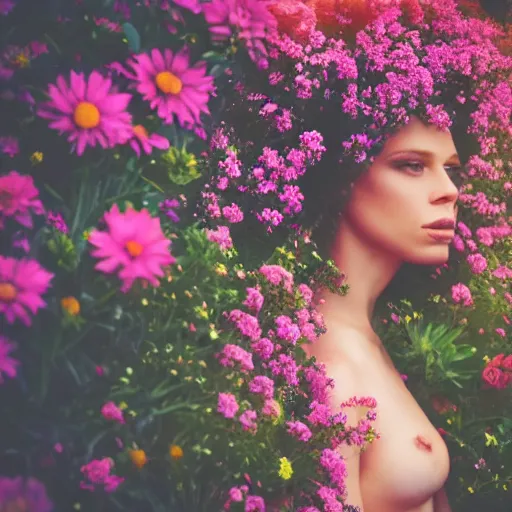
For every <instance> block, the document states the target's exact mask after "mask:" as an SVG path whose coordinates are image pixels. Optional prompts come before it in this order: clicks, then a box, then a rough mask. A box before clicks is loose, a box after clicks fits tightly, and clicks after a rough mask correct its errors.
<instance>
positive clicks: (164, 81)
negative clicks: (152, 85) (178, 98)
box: [155, 71, 183, 94]
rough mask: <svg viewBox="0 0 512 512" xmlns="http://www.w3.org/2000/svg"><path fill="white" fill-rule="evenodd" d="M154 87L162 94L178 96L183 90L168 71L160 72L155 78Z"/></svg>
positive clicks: (179, 81)
mask: <svg viewBox="0 0 512 512" xmlns="http://www.w3.org/2000/svg"><path fill="white" fill-rule="evenodd" d="M155 82H156V86H157V87H158V88H159V89H160V90H161V91H162V92H163V93H164V94H179V93H180V92H181V89H183V83H182V81H181V80H180V79H179V78H178V77H177V76H176V75H173V74H172V73H171V72H170V71H162V72H160V73H158V75H156V77H155Z"/></svg>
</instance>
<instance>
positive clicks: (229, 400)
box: [217, 393, 240, 419]
mask: <svg viewBox="0 0 512 512" xmlns="http://www.w3.org/2000/svg"><path fill="white" fill-rule="evenodd" d="M239 408H240V406H239V405H238V403H237V401H236V398H235V395H233V394H232V393H219V397H218V403H217V412H219V413H220V414H222V415H223V416H224V418H227V419H231V418H234V417H235V414H236V413H237V411H238V409H239Z"/></svg>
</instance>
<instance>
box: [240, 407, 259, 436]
mask: <svg viewBox="0 0 512 512" xmlns="http://www.w3.org/2000/svg"><path fill="white" fill-rule="evenodd" d="M256 417H257V414H256V411H252V410H250V409H249V410H247V411H244V412H243V413H242V414H240V418H238V420H239V421H240V423H241V424H242V428H243V430H247V431H249V432H251V433H253V434H254V433H256V430H258V424H257V423H256Z"/></svg>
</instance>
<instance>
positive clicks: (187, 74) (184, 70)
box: [116, 47, 215, 128]
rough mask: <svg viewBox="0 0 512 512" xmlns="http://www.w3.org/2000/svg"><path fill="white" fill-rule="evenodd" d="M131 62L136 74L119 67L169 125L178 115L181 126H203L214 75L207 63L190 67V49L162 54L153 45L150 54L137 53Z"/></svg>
mask: <svg viewBox="0 0 512 512" xmlns="http://www.w3.org/2000/svg"><path fill="white" fill-rule="evenodd" d="M128 65H129V66H130V67H131V68H132V70H133V72H134V74H131V73H130V72H127V71H126V70H124V69H122V68H121V67H120V66H116V69H117V70H118V71H120V72H121V73H123V74H125V75H126V76H128V78H131V79H132V80H134V81H135V82H136V89H137V91H138V92H139V93H140V94H142V97H143V99H144V100H145V101H149V105H150V107H151V109H153V110H156V111H157V114H158V117H160V118H161V119H163V120H164V122H165V123H166V124H171V123H173V120H174V116H176V118H177V119H178V122H179V123H180V125H181V126H183V127H185V128H193V127H194V126H196V125H201V119H200V116H201V113H204V114H209V113H210V111H209V110H208V106H207V103H208V100H209V99H210V95H211V94H212V93H213V91H214V89H215V87H214V84H213V76H210V75H207V74H206V62H198V63H196V64H195V65H194V66H192V67H191V66H190V58H189V52H188V48H186V47H184V48H182V49H181V50H180V51H179V52H177V53H173V52H172V51H171V50H169V49H165V50H164V52H163V54H162V52H161V51H160V50H158V49H157V48H153V50H151V54H150V55H148V54H146V53H141V54H138V55H134V56H133V59H132V60H130V61H129V62H128Z"/></svg>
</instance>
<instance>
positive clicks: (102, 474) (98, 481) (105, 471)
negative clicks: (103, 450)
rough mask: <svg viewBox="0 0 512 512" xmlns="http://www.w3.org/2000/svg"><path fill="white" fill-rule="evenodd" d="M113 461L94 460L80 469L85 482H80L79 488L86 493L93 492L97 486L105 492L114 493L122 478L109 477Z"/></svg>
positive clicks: (108, 459)
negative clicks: (86, 491)
mask: <svg viewBox="0 0 512 512" xmlns="http://www.w3.org/2000/svg"><path fill="white" fill-rule="evenodd" d="M113 467H114V461H113V460H112V459H110V458H104V459H101V460H100V459H95V460H92V461H91V462H89V463H88V464H86V465H84V466H82V467H81V469H80V471H81V472H82V474H83V475H84V478H85V481H82V482H80V487H81V488H82V489H86V490H88V491H95V490H96V488H97V486H101V487H103V489H104V490H105V491H106V492H114V491H115V490H116V489H117V488H118V487H119V485H120V484H121V483H123V482H124V478H122V477H119V476H116V475H111V474H110V472H111V471H112V468H113Z"/></svg>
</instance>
